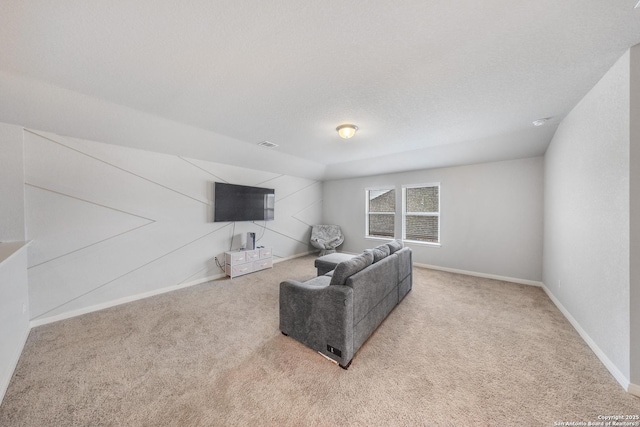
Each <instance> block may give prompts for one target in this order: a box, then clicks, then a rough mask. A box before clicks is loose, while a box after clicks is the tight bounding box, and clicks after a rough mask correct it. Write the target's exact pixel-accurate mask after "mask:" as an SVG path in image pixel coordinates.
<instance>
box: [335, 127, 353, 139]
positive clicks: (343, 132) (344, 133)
mask: <svg viewBox="0 0 640 427" xmlns="http://www.w3.org/2000/svg"><path fill="white" fill-rule="evenodd" d="M336 130H337V131H338V135H340V137H341V138H344V139H349V138H351V137H352V136H353V135H355V134H356V131H357V130H358V126H356V125H351V124H344V125H340V126H338V127H337V128H336Z"/></svg>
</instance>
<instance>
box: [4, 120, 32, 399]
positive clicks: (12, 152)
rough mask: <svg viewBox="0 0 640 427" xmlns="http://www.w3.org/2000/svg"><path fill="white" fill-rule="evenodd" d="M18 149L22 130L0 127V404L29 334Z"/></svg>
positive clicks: (22, 194)
mask: <svg viewBox="0 0 640 427" xmlns="http://www.w3.org/2000/svg"><path fill="white" fill-rule="evenodd" d="M22 147H23V144H22V128H20V127H17V126H9V125H5V124H2V123H0V242H2V243H0V401H2V397H3V396H4V393H5V391H6V389H7V387H8V386H9V381H10V380H11V376H12V375H13V370H14V368H15V366H16V364H17V363H18V358H19V357H20V353H21V352H22V348H23V347H24V343H25V340H26V338H27V335H28V333H29V313H28V308H29V307H28V304H29V297H28V288H27V254H26V249H25V248H24V242H23V241H24V238H25V228H24V185H23V179H24V177H23V162H22V154H23V153H22ZM7 242H9V243H7Z"/></svg>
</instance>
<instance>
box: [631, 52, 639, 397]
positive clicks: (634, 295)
mask: <svg viewBox="0 0 640 427" xmlns="http://www.w3.org/2000/svg"><path fill="white" fill-rule="evenodd" d="M629 54H630V71H631V82H630V85H631V88H630V94H631V99H630V124H631V126H630V156H629V165H630V168H631V171H630V172H631V175H630V192H629V195H630V213H629V218H630V221H631V224H630V228H631V233H630V236H631V248H630V251H631V253H630V267H631V278H630V290H629V293H630V311H631V313H630V315H631V319H630V320H631V355H630V361H631V378H630V379H631V382H632V383H633V384H635V385H636V388H637V389H636V390H635V394H636V395H638V396H640V45H636V46H634V47H632V48H631V50H630V52H629Z"/></svg>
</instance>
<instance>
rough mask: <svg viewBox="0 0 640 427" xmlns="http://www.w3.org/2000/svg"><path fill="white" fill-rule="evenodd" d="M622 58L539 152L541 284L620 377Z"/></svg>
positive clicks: (624, 249)
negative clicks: (542, 161)
mask: <svg viewBox="0 0 640 427" xmlns="http://www.w3.org/2000/svg"><path fill="white" fill-rule="evenodd" d="M629 58H630V56H629V52H627V53H626V54H625V55H624V56H622V57H621V58H620V59H619V60H618V62H617V63H616V64H615V65H614V66H613V67H612V68H611V70H610V71H609V72H608V73H607V74H606V75H605V76H604V77H603V78H602V79H601V80H600V81H599V82H598V83H597V84H596V86H595V87H594V88H593V89H592V90H591V91H590V92H589V93H588V94H587V95H586V96H585V97H584V98H583V99H582V100H581V101H580V102H579V103H578V104H577V105H576V106H575V107H574V109H573V110H572V111H571V112H570V113H569V115H568V116H567V117H566V118H565V119H564V120H563V121H562V123H561V125H560V126H559V128H558V130H557V132H556V134H555V136H554V138H553V140H552V142H551V145H550V146H549V148H548V150H547V153H546V156H545V202H544V204H545V210H544V221H545V230H544V274H543V276H544V278H543V280H544V283H545V285H546V287H547V289H548V290H549V292H551V294H552V295H553V296H554V297H555V298H556V300H557V301H559V303H560V305H561V306H563V307H564V309H565V310H566V312H567V313H568V315H569V316H570V317H573V319H574V320H575V322H577V324H578V325H579V326H578V328H579V330H580V329H581V330H582V331H583V333H585V334H586V335H587V340H588V341H589V340H592V342H593V343H595V346H596V347H597V348H596V350H597V352H598V351H601V352H602V353H603V354H604V360H603V361H604V362H605V365H607V366H608V368H609V369H610V370H611V371H612V373H614V375H615V376H616V378H617V379H618V380H619V381H621V382H622V381H624V379H623V378H622V377H621V375H622V376H624V378H627V379H628V378H629V374H630V370H629V363H630V359H629V336H630V318H629V311H630V307H629V303H630V295H629V271H630V270H629V259H630V258H629V257H630V253H629V142H630V141H629V126H630V119H629V94H630V86H629ZM592 347H593V345H592ZM598 349H599V350H598ZM601 358H602V356H601ZM607 359H608V360H607Z"/></svg>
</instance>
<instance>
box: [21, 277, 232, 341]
mask: <svg viewBox="0 0 640 427" xmlns="http://www.w3.org/2000/svg"><path fill="white" fill-rule="evenodd" d="M225 276H226V274H224V273H220V274H216V275H213V276H209V277H203V278H201V279H197V280H194V281H192V282H187V283H182V284H179V285H173V286H167V287H165V288H160V289H154V290H153V291H149V292H143V293H140V294H136V295H130V296H128V297H124V298H119V299H116V300H113V301H108V302H105V303H101V304H96V305H91V306H89V307H84V308H80V309H78V310H72V311H68V312H66V313H62V314H58V315H55V316H51V317H45V318H41V319H38V318H36V319H33V320H32V321H31V322H30V325H31V327H32V328H35V327H36V326H42V325H46V324H49V323H53V322H58V321H60V320H65V319H70V318H72V317H76V316H81V315H83V314H87V313H92V312H94V311H100V310H104V309H105V308H110V307H115V306H117V305H121V304H126V303H129V302H133V301H137V300H141V299H144V298H149V297H152V296H155V295H160V294H165V293H167V292H172V291H176V290H178V289H184V288H188V287H190V286H195V285H199V284H201V283H205V282H209V281H211V280H216V279H219V278H221V277H225Z"/></svg>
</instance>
